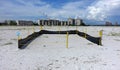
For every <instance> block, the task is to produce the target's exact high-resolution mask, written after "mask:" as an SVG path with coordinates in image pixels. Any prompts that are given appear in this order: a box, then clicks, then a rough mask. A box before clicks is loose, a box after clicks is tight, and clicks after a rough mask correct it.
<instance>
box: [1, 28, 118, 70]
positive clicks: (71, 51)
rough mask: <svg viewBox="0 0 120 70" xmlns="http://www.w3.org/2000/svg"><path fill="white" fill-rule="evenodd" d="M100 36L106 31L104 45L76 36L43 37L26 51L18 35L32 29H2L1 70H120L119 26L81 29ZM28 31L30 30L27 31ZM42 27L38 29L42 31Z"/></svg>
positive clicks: (23, 35) (36, 40)
mask: <svg viewBox="0 0 120 70" xmlns="http://www.w3.org/2000/svg"><path fill="white" fill-rule="evenodd" d="M86 28H87V33H88V34H90V35H92V36H96V37H98V36H99V33H98V31H99V30H101V29H102V30H103V40H102V43H103V46H98V45H96V44H94V43H91V42H90V41H88V40H86V39H84V38H82V37H79V36H77V35H69V48H66V35H42V36H40V37H38V38H37V39H35V40H34V41H33V42H31V43H30V44H29V45H28V46H27V47H26V48H25V49H23V50H20V49H18V46H17V36H16V32H17V31H20V32H21V37H22V38H25V37H26V36H27V35H28V34H31V33H32V32H33V29H32V26H30V27H19V26H18V27H16V26H12V27H10V26H7V27H5V26H2V27H0V70H120V43H119V42H120V27H78V30H79V31H82V32H85V29H86ZM28 29H29V31H28ZM39 29H40V27H38V26H37V27H35V31H39ZM43 29H46V30H56V31H57V30H75V29H76V27H44V28H43Z"/></svg>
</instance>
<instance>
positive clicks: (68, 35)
mask: <svg viewBox="0 0 120 70" xmlns="http://www.w3.org/2000/svg"><path fill="white" fill-rule="evenodd" d="M68 36H69V33H68V32H67V35H66V48H68Z"/></svg>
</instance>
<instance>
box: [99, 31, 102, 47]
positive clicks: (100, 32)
mask: <svg viewBox="0 0 120 70" xmlns="http://www.w3.org/2000/svg"><path fill="white" fill-rule="evenodd" d="M99 35H100V40H99V45H102V44H101V41H102V35H103V31H102V30H100V31H99Z"/></svg>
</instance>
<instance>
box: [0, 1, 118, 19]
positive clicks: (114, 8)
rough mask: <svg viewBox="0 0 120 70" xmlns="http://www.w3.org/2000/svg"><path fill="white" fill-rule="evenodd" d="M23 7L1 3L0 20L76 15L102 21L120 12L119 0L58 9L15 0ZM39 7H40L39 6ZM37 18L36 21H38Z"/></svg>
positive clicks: (77, 2)
mask: <svg viewBox="0 0 120 70" xmlns="http://www.w3.org/2000/svg"><path fill="white" fill-rule="evenodd" d="M16 1H17V2H18V3H20V4H23V5H17V4H14V3H12V2H11V1H2V2H1V3H0V5H1V7H0V16H1V17H0V19H8V18H12V17H17V16H18V17H24V16H30V17H32V16H34V17H35V16H40V18H41V16H45V15H47V16H48V17H50V18H59V19H61V18H68V17H73V18H74V17H75V16H76V15H78V16H80V17H81V18H86V19H93V20H104V19H105V18H107V17H108V16H111V15H118V13H119V10H120V7H119V6H120V1H119V0H98V1H97V0H96V2H94V3H92V4H89V1H88V2H84V1H76V2H68V3H66V4H64V5H63V6H61V7H59V8H55V7H54V6H52V5H50V4H48V3H46V2H43V1H41V0H36V1H34V0H30V1H29V0H16ZM36 5H38V6H36ZM39 5H40V6H39ZM40 18H38V19H40Z"/></svg>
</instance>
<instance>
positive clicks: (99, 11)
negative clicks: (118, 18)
mask: <svg viewBox="0 0 120 70" xmlns="http://www.w3.org/2000/svg"><path fill="white" fill-rule="evenodd" d="M119 6H120V0H100V1H97V2H96V3H94V4H92V5H91V6H89V7H88V9H87V11H88V14H87V18H88V19H94V20H101V21H103V20H104V19H106V18H107V17H108V16H112V15H115V14H114V12H113V11H114V10H115V9H117V8H120V7H119ZM115 11H116V10H115ZM116 14H117V15H118V13H116Z"/></svg>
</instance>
